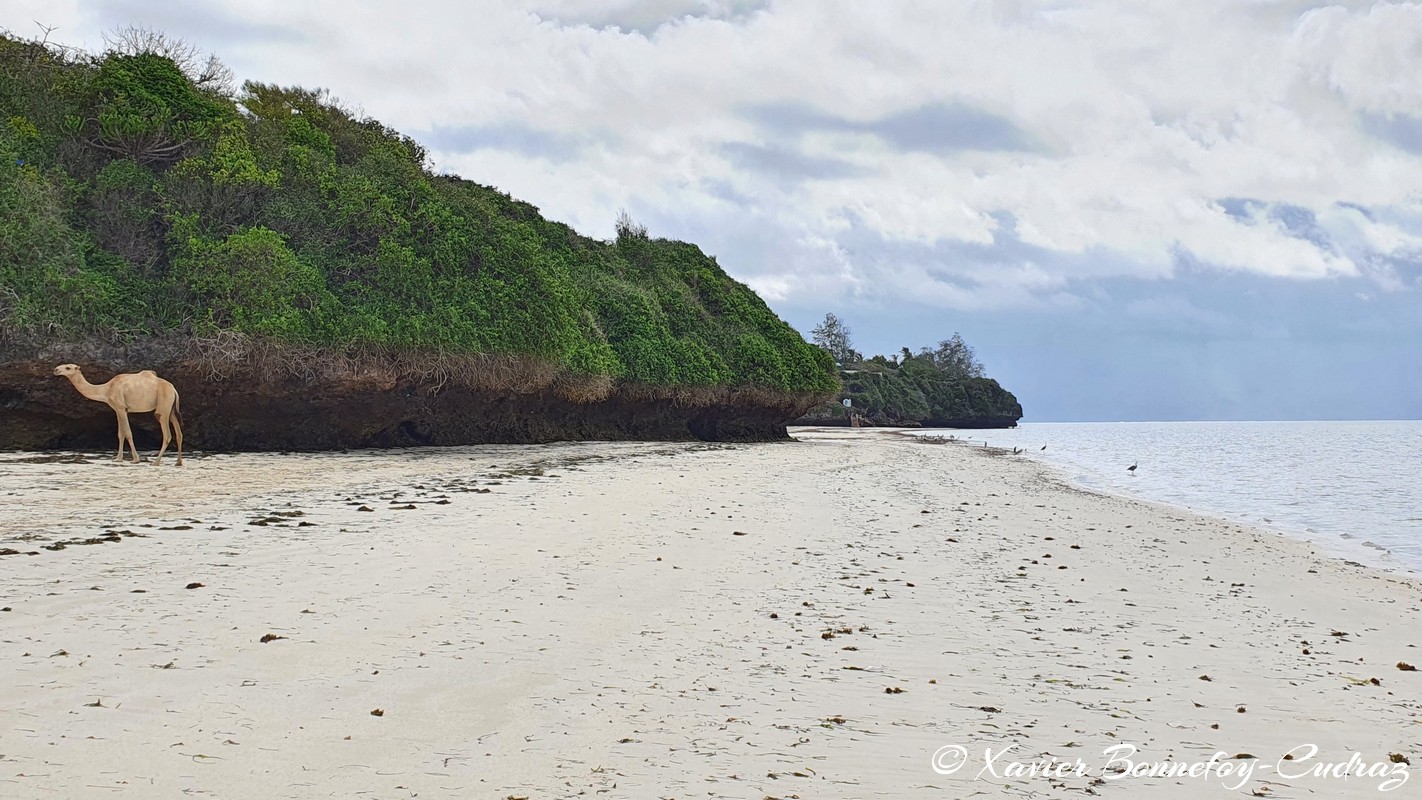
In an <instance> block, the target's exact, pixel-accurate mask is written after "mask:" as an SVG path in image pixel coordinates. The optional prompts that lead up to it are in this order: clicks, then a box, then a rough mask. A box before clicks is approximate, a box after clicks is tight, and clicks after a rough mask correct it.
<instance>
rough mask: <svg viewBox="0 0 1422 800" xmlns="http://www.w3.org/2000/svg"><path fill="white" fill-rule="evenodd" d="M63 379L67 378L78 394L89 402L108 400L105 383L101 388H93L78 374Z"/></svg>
mask: <svg viewBox="0 0 1422 800" xmlns="http://www.w3.org/2000/svg"><path fill="white" fill-rule="evenodd" d="M65 377H67V378H69V382H70V383H72V384H74V388H75V389H78V390H79V394H82V395H84V396H85V397H87V398H89V399H90V400H98V401H99V402H100V403H103V402H106V401H107V400H108V391H107V389H108V384H107V383H106V384H104V385H103V386H95V385H94V384H92V383H89V382H88V381H87V380H85V379H84V375H83V373H80V372H72V373H70V374H69V375H66V376H65Z"/></svg>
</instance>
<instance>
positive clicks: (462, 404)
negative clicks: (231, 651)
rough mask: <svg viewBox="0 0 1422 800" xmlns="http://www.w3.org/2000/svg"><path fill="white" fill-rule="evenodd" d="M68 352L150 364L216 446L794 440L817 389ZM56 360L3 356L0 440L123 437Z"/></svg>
mask: <svg viewBox="0 0 1422 800" xmlns="http://www.w3.org/2000/svg"><path fill="white" fill-rule="evenodd" d="M68 360H69V361H72V362H73V363H77V364H78V365H79V366H80V367H81V368H82V369H83V371H84V375H85V377H86V378H87V379H88V380H89V381H91V382H93V383H96V384H98V383H102V382H104V381H106V380H108V379H109V378H110V377H112V376H113V375H114V374H116V373H118V372H126V371H137V370H138V369H153V370H155V371H156V372H157V373H158V374H159V375H160V376H162V377H163V378H166V379H168V380H169V381H171V382H172V383H173V384H174V385H175V386H176V387H177V389H178V392H179V395H180V397H181V416H182V423H183V432H184V440H185V447H186V448H187V449H203V450H218V451H234V450H332V449H342V448H360V447H410V446H418V445H458V444H481V443H511V444H522V443H536V442H550V441H559V440H576V439H608V440H618V439H622V440H627V439H636V440H669V441H677V440H692V439H701V440H707V441H767V440H775V439H783V438H786V432H785V426H786V424H787V423H788V422H789V421H790V420H792V419H794V418H796V417H797V416H799V415H800V414H802V413H803V412H804V411H805V409H806V408H807V407H808V406H809V405H810V404H812V403H813V402H814V400H815V398H803V397H796V396H791V395H784V396H780V397H768V396H767V395H765V393H763V392H736V391H733V390H725V391H715V392H706V393H703V394H702V395H700V396H697V395H696V393H694V392H693V393H688V392H687V391H684V390H683V391H680V392H675V391H671V390H668V391H666V392H664V393H661V396H659V393H658V392H657V391H655V390H648V389H646V388H639V387H618V386H611V387H609V388H607V389H606V390H605V391H603V392H598V393H597V394H600V395H604V396H601V397H597V398H596V399H591V400H589V399H588V398H587V397H586V396H584V397H582V398H578V397H577V395H578V393H577V392H570V391H568V388H567V387H566V386H559V385H558V384H556V383H548V384H546V385H543V386H537V385H536V382H535V384H534V385H523V386H520V387H517V388H516V389H508V390H497V389H492V388H489V387H487V386H485V387H477V386H474V387H471V386H468V385H461V384H460V383H459V382H457V381H450V380H449V379H448V378H447V377H434V376H430V375H424V376H421V375H410V374H401V372H400V371H399V370H393V369H367V370H364V371H361V370H359V369H342V370H334V371H332V370H327V371H324V374H323V372H322V371H319V370H318V371H316V374H307V375H295V374H290V373H287V374H271V373H270V372H269V371H262V370H257V369H253V368H247V367H241V366H238V367H236V368H231V369H228V370H227V371H226V372H224V373H220V374H218V373H214V371H213V370H212V368H211V365H210V364H207V363H203V362H202V361H200V360H198V359H192V358H188V359H174V360H169V361H165V362H162V363H153V362H148V363H145V364H143V365H141V366H140V365H135V364H132V363H122V362H124V361H125V359H121V358H120V359H110V360H108V361H96V360H87V361H86V360H84V359H82V358H72V359H68ZM116 361H117V362H119V363H114V362H116ZM60 363H66V360H64V359H62V357H61V358H53V357H51V358H45V359H43V360H40V359H31V360H25V361H12V362H10V363H8V364H4V365H3V366H0V449H10V450H16V449H23V450H45V449H54V448H67V449H71V448H72V449H103V448H114V447H116V444H117V434H116V427H115V417H114V413H113V411H111V410H110V409H109V408H108V407H107V406H106V405H105V404H103V403H101V402H96V401H93V400H89V399H87V398H85V397H83V396H82V395H80V394H79V392H78V391H77V390H76V389H75V388H74V387H73V386H72V385H71V384H70V383H69V381H68V380H66V379H65V378H62V377H57V376H55V375H53V374H52V372H53V369H54V367H55V366H56V365H57V364H60ZM586 394H587V393H586V392H585V393H584V395H586ZM570 396H572V397H574V398H577V399H569V397H570ZM579 399H581V400H582V401H581V402H579V401H578V400H579ZM130 419H131V422H132V428H133V432H134V438H135V440H136V442H137V444H138V446H139V448H140V449H143V448H156V447H157V446H158V443H159V441H160V435H159V433H158V426H157V423H156V421H155V420H154V418H153V415H152V414H151V413H145V414H133V415H131V417H130Z"/></svg>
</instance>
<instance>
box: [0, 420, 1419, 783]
mask: <svg viewBox="0 0 1422 800" xmlns="http://www.w3.org/2000/svg"><path fill="white" fill-rule="evenodd" d="M795 435H796V436H797V437H798V438H799V439H800V441H798V442H791V443H778V444H765V445H734V446H722V445H706V444H665V443H660V444H658V443H651V444H629V443H605V444H604V443H591V444H563V445H548V446H538V447H488V446H485V447H467V448H448V449H422V450H411V451H395V452H389V451H387V452H360V453H351V454H345V455H342V454H319V455H311V454H294V455H278V454H260V455H231V456H226V455H217V456H211V457H206V458H204V457H194V458H191V459H190V460H189V461H188V464H187V465H186V466H185V467H183V468H182V469H178V468H175V467H172V466H171V465H165V466H164V467H161V468H158V469H154V468H152V467H150V466H146V465H144V466H133V465H119V464H114V463H111V462H109V461H107V459H105V458H102V457H98V458H94V459H91V460H89V462H88V463H70V462H67V461H40V462H38V463H36V462H35V461H32V460H26V456H24V455H23V454H4V455H0V552H7V551H11V550H13V551H16V552H15V553H14V554H11V555H6V556H3V557H0V608H3V609H4V610H3V611H0V674H4V675H5V676H6V677H7V680H6V681H5V682H4V683H3V684H2V685H0V796H3V797H5V798H11V797H15V798H30V797H36V798H40V797H44V798H53V797H60V798H87V797H138V798H162V797H190V796H196V797H222V798H226V797H263V798H266V797H272V798H275V797H293V798H307V797H312V798H318V797H321V798H324V797H339V798H349V797H372V798H396V797H399V798H406V797H421V798H431V797H434V798H441V797H461V798H462V797H485V798H499V799H500V800H504V799H506V798H510V797H527V798H551V797H574V796H604V797H635V798H641V797H647V798H660V797H674V798H692V797H727V798H763V797H774V798H791V797H801V798H811V797H814V798H825V797H830V798H834V797H846V798H849V797H886V798H890V797H892V798H897V797H922V798H944V797H954V798H956V797H973V796H982V797H1081V796H1090V795H1093V794H1096V795H1102V796H1106V795H1110V796H1117V797H1122V798H1134V797H1179V798H1199V797H1222V796H1238V795H1240V794H1243V795H1244V796H1249V795H1250V793H1256V794H1257V795H1258V796H1266V797H1325V798H1334V797H1365V796H1366V797H1373V796H1377V794H1378V788H1379V785H1380V784H1382V783H1383V782H1384V781H1385V780H1387V779H1386V778H1384V777H1379V776H1377V775H1372V776H1365V775H1357V774H1354V775H1352V776H1351V777H1348V778H1346V779H1345V778H1341V777H1317V776H1309V775H1306V774H1304V773H1306V772H1308V771H1309V770H1308V767H1309V766H1310V765H1313V764H1319V765H1326V764H1335V763H1343V762H1348V761H1349V759H1350V758H1351V757H1353V756H1354V755H1355V754H1356V756H1357V760H1358V763H1361V764H1363V765H1375V764H1387V765H1388V766H1389V768H1390V769H1392V770H1394V771H1393V773H1392V777H1393V779H1394V780H1396V778H1397V775H1398V774H1401V775H1403V777H1411V776H1410V773H1408V772H1406V771H1405V770H1406V768H1407V765H1406V764H1403V763H1400V762H1399V763H1393V761H1392V759H1391V757H1392V756H1393V754H1396V755H1397V756H1398V757H1401V758H1406V759H1409V760H1411V761H1413V762H1415V763H1417V764H1418V766H1419V767H1422V761H1417V759H1419V758H1422V672H1416V671H1405V670H1402V669H1398V667H1397V665H1398V664H1399V663H1407V662H1410V663H1411V664H1416V665H1418V666H1422V649H1419V646H1422V624H1419V622H1418V620H1419V616H1418V615H1419V611H1422V585H1419V583H1418V582H1417V581H1415V580H1412V579H1410V578H1407V577H1404V576H1398V575H1390V574H1386V573H1382V572H1377V571H1373V570H1369V569H1367V568H1364V567H1359V566H1355V565H1350V564H1347V563H1345V562H1343V561H1339V560H1335V559H1330V558H1327V557H1324V556H1323V555H1321V554H1317V553H1315V552H1314V550H1313V548H1312V547H1311V546H1310V545H1308V544H1305V543H1301V542H1296V541H1293V540H1289V539H1285V538H1283V537H1280V536H1277V535H1275V534H1273V533H1270V532H1266V531H1259V530H1252V529H1247V528H1241V527H1240V526H1238V525H1235V524H1232V523H1228V522H1224V521H1219V520H1212V519H1206V518H1202V517H1196V516H1192V515H1190V514H1188V513H1186V512H1183V511H1179V510H1176V509H1172V508H1169V507H1164V506H1157V505H1151V504H1146V503H1139V502H1134V501H1129V500H1124V499H1120V498H1114V497H1103V496H1099V495H1094V494H1089V493H1085V492H1081V491H1078V490H1076V489H1073V488H1072V487H1070V486H1066V485H1064V484H1063V483H1061V482H1060V481H1059V480H1058V479H1057V478H1056V477H1055V476H1054V475H1053V474H1052V473H1050V472H1049V471H1047V470H1046V469H1045V468H1043V467H1041V466H1039V465H1036V464H1033V463H1031V462H1028V461H1025V460H1022V459H1020V458H1012V457H1004V456H1001V455H994V454H992V453H984V452H982V451H981V449H973V448H967V447H961V446H956V445H934V444H926V443H921V442H915V441H911V440H909V439H907V438H905V437H898V436H894V435H893V434H891V433H886V432H883V431H874V430H867V429H866V430H847V429H838V430H829V429H826V430H808V431H796V432H795ZM61 545H62V546H61ZM32 554H33V555H32ZM264 640H265V641H264ZM1373 679H1376V683H1374V682H1373ZM375 712H379V713H378V714H377V713H375ZM1009 745H1012V746H1015V749H1013V750H1012V751H1011V753H1010V754H1009V755H1008V756H1006V757H999V758H998V759H997V760H996V761H995V762H993V763H994V770H995V771H996V773H998V774H993V771H988V772H986V773H985V772H984V768H985V758H984V749H985V748H989V747H990V748H992V749H993V750H994V751H995V752H996V751H1000V749H1001V748H1002V747H1005V746H1009ZM1121 745H1131V746H1133V747H1135V748H1138V749H1139V752H1138V753H1136V754H1134V755H1133V756H1131V758H1132V760H1133V761H1134V762H1147V761H1148V762H1157V761H1169V762H1172V763H1193V762H1207V761H1209V760H1210V759H1211V757H1212V756H1214V755H1215V754H1217V753H1223V754H1225V755H1224V756H1223V757H1222V759H1220V760H1218V761H1217V763H1221V762H1229V763H1230V764H1231V765H1232V766H1233V767H1234V768H1235V774H1232V775H1228V776H1224V775H1221V774H1220V772H1221V770H1219V769H1218V768H1216V769H1214V770H1213V771H1212V772H1210V773H1209V774H1206V775H1203V776H1199V777H1190V776H1174V777H1148V776H1142V777H1132V776H1121V775H1119V774H1118V773H1116V772H1114V771H1113V767H1118V766H1120V762H1119V761H1118V762H1117V763H1116V764H1114V765H1108V761H1109V757H1108V756H1107V755H1106V754H1105V751H1106V750H1107V748H1111V747H1117V746H1121ZM1305 745H1315V746H1317V748H1318V752H1317V754H1316V755H1314V756H1312V758H1311V759H1310V758H1308V757H1307V756H1306V754H1307V752H1308V751H1307V750H1300V749H1299V748H1301V747H1303V746H1305ZM953 746H959V747H962V748H963V749H964V751H965V753H966V755H965V756H964V762H963V765H962V766H961V767H960V768H958V769H957V770H956V771H953V772H952V774H940V772H939V771H935V770H934V768H933V766H934V762H933V759H934V756H935V754H938V756H939V760H938V766H939V767H940V769H941V770H942V771H944V772H948V771H950V769H951V767H952V766H953V764H952V763H950V762H951V761H952V759H951V758H948V757H946V756H945V755H944V754H945V752H946V753H947V754H948V756H951V754H952V751H951V750H947V751H945V749H944V748H951V747H953ZM1115 752H1116V753H1117V754H1118V755H1120V754H1122V753H1124V751H1121V750H1117V751H1115ZM1290 752H1292V753H1294V754H1295V759H1294V761H1293V762H1287V761H1281V760H1280V759H1282V757H1283V756H1284V755H1285V754H1287V753H1290ZM1240 755H1250V756H1255V757H1257V758H1253V759H1239V758H1235V757H1236V756H1240ZM1051 759H1057V760H1059V761H1061V762H1074V761H1075V760H1076V759H1080V760H1081V761H1082V762H1084V764H1085V765H1086V769H1085V770H1084V771H1083V772H1082V774H1077V773H1075V772H1070V771H1067V774H1064V775H1062V774H1058V775H1057V776H1052V777H1048V776H1042V775H1040V774H1039V775H1036V776H1028V775H1020V774H1019V775H1002V774H1000V773H1002V772H1004V771H1005V770H1006V769H1007V767H1008V764H1009V763H1010V762H1012V761H1014V760H1015V761H1018V762H1044V761H1048V760H1051ZM1246 763H1253V764H1255V766H1254V768H1253V771H1252V773H1251V774H1250V775H1249V776H1248V779H1247V780H1245V779H1242V778H1241V777H1240V775H1239V771H1238V770H1239V767H1240V766H1242V765H1244V764H1246ZM1294 764H1297V765H1301V766H1298V768H1296V769H1294V768H1292V765H1294ZM1280 766H1283V767H1284V771H1286V772H1290V774H1291V776H1290V777H1285V776H1284V775H1281V774H1280V769H1279V767H1280ZM1355 771H1356V770H1355ZM1374 771H1375V772H1376V771H1377V770H1376V769H1375V770H1374ZM1059 772H1060V771H1059ZM1300 775H1301V777H1297V776H1300ZM1418 780H1422V776H1419V777H1412V779H1411V780H1408V781H1407V783H1406V784H1405V785H1403V786H1402V787H1400V788H1398V789H1395V790H1393V791H1392V792H1390V793H1388V794H1387V795H1384V796H1407V795H1408V794H1411V793H1414V792H1415V791H1416V790H1417V785H1418V783H1417V782H1418ZM1236 784H1239V786H1238V787H1237V788H1236Z"/></svg>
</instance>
